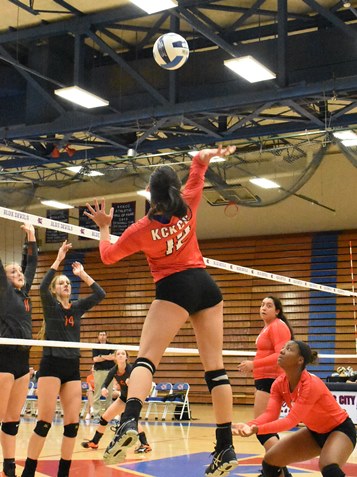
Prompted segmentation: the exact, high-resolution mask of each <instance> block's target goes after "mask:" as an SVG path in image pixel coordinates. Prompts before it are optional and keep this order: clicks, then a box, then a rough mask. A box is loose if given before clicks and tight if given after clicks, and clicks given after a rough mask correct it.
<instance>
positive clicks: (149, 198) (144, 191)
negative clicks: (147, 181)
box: [136, 189, 151, 202]
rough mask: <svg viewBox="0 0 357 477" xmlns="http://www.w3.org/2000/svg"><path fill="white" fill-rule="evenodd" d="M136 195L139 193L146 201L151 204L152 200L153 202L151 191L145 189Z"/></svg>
mask: <svg viewBox="0 0 357 477" xmlns="http://www.w3.org/2000/svg"><path fill="white" fill-rule="evenodd" d="M136 193H137V194H138V195H141V196H142V197H145V199H146V200H148V201H149V202H150V200H151V194H150V191H148V190H146V189H143V190H138V191H137V192H136Z"/></svg>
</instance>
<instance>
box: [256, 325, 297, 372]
mask: <svg viewBox="0 0 357 477" xmlns="http://www.w3.org/2000/svg"><path fill="white" fill-rule="evenodd" d="M289 340H291V333H290V329H289V327H288V325H287V324H286V323H284V322H283V321H282V320H280V319H279V318H276V319H275V320H273V321H272V322H271V323H269V325H267V326H265V327H264V328H263V329H262V331H261V332H260V334H259V336H258V338H257V339H256V342H255V344H256V347H257V353H256V355H255V357H254V360H253V376H254V379H266V378H270V379H275V378H276V377H277V376H279V375H280V374H281V373H282V372H283V370H282V369H281V368H280V366H278V357H279V353H280V351H281V349H282V348H283V346H284V345H285V343H287V342H288V341H289Z"/></svg>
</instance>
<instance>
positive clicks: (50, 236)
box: [46, 209, 69, 243]
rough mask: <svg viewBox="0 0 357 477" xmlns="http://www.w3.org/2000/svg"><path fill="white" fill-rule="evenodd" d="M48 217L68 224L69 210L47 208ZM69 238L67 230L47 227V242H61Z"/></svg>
mask: <svg viewBox="0 0 357 477" xmlns="http://www.w3.org/2000/svg"><path fill="white" fill-rule="evenodd" d="M46 217H47V218H48V219H51V220H56V221H58V222H63V223H65V224H68V219H69V211H68V209H64V210H53V209H52V210H51V209H48V210H46ZM67 239H68V234H67V233H66V232H59V231H57V230H51V229H46V243H61V242H64V241H65V240H67Z"/></svg>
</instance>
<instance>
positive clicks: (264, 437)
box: [256, 434, 279, 446]
mask: <svg viewBox="0 0 357 477" xmlns="http://www.w3.org/2000/svg"><path fill="white" fill-rule="evenodd" d="M271 437H277V438H278V439H279V436H278V434H256V438H257V439H258V441H259V442H260V443H261V445H262V446H264V444H265V443H266V441H268V440H269V439H270V438H271Z"/></svg>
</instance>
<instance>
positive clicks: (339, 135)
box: [333, 129, 357, 147]
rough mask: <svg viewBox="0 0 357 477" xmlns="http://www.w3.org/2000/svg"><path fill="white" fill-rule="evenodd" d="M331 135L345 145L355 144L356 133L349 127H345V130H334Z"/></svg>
mask: <svg viewBox="0 0 357 477" xmlns="http://www.w3.org/2000/svg"><path fill="white" fill-rule="evenodd" d="M333 135H334V137H335V138H336V139H339V140H340V141H341V143H342V144H343V145H344V146H346V147H354V146H357V134H356V133H355V132H354V131H351V130H350V129H347V130H346V131H336V132H334V133H333Z"/></svg>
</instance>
